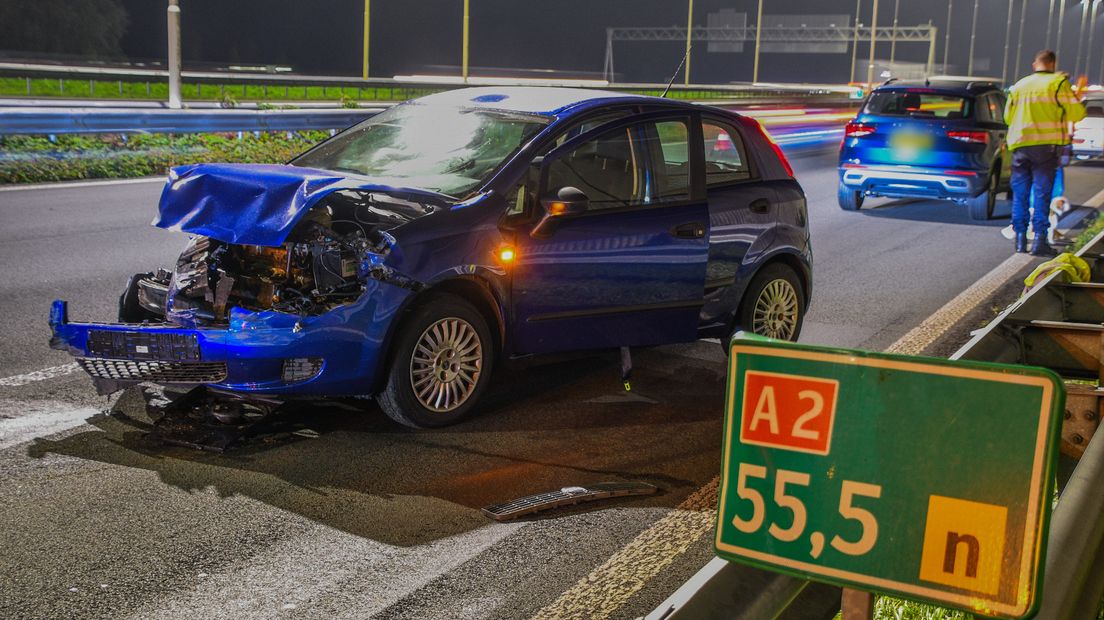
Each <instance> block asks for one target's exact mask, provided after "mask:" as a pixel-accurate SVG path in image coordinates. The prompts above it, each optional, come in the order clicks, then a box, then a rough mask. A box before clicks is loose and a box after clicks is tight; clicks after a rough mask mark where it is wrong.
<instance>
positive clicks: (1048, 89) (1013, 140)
mask: <svg viewBox="0 0 1104 620" xmlns="http://www.w3.org/2000/svg"><path fill="white" fill-rule="evenodd" d="M1054 64H1055V57H1054V52H1052V51H1050V50H1043V51H1041V52H1039V53H1038V54H1035V62H1033V63H1032V64H1031V68H1032V69H1034V70H1035V73H1032V74H1031V75H1029V76H1027V77H1025V78H1023V79H1022V80H1020V81H1019V82H1016V84H1015V85H1014V86H1012V88H1011V89H1009V91H1008V104H1007V105H1006V106H1005V108H1004V122H1005V123H1006V124H1007V125H1008V148H1009V150H1011V151H1012V228H1013V230H1014V231H1015V237H1016V251H1017V252H1026V251H1027V222H1028V219H1029V211H1030V205H1031V204H1032V202H1034V205H1035V209H1034V213H1030V219H1031V228H1032V230H1033V231H1034V232H1035V239H1034V241H1033V242H1032V244H1031V253H1032V254H1033V255H1035V256H1053V255H1054V254H1055V251H1054V249H1053V248H1051V247H1050V243H1048V242H1047V229H1049V228H1050V222H1048V221H1047V216H1048V215H1049V207H1050V197H1051V191H1052V190H1053V187H1054V174H1055V171H1057V169H1058V166H1059V164H1060V159H1061V154H1062V150H1063V149H1064V148H1065V147H1066V145H1067V144H1069V142H1070V139H1071V135H1070V130H1069V128H1070V123H1076V122H1077V121H1079V120H1081V119H1083V118H1085V107H1084V106H1082V105H1081V103H1080V102H1078V100H1077V97H1076V96H1074V94H1073V88H1072V87H1071V86H1070V82H1069V78H1068V77H1067V76H1066V75H1065V74H1063V73H1055V72H1054ZM1032 195H1034V200H1033V201H1032V200H1031V197H1032Z"/></svg>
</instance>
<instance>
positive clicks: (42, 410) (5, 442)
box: [0, 399, 100, 449]
mask: <svg viewBox="0 0 1104 620" xmlns="http://www.w3.org/2000/svg"><path fill="white" fill-rule="evenodd" d="M99 413H100V410H99V409H94V408H92V407H74V406H73V405H71V404H69V403H63V402H59V401H54V400H7V399H3V400H0V449H3V448H10V447H11V446H15V445H18V444H21V443H25V442H28V441H31V440H32V439H36V438H38V437H45V436H47V435H53V434H54V433H60V432H61V431H64V430H68V429H70V428H74V427H77V426H80V425H81V424H84V422H85V420H87V419H88V418H91V417H92V416H94V415H97V414H99Z"/></svg>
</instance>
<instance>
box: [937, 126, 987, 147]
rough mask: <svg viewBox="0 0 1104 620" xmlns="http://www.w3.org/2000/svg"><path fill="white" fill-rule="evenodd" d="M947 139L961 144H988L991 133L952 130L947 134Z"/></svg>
mask: <svg viewBox="0 0 1104 620" xmlns="http://www.w3.org/2000/svg"><path fill="white" fill-rule="evenodd" d="M947 137H948V138H951V139H953V140H958V141H960V142H969V143H971V144H988V143H989V132H987V131H966V130H958V129H952V130H951V131H948V132H947Z"/></svg>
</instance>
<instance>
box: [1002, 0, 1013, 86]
mask: <svg viewBox="0 0 1104 620" xmlns="http://www.w3.org/2000/svg"><path fill="white" fill-rule="evenodd" d="M1013 2H1014V0H1008V24H1007V25H1006V26H1005V27H1004V61H1003V62H1001V81H1002V82H1007V81H1008V45H1009V44H1010V43H1011V42H1012V8H1013V7H1012V3H1013Z"/></svg>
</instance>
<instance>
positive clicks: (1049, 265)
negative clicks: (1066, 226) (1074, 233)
mask: <svg viewBox="0 0 1104 620" xmlns="http://www.w3.org/2000/svg"><path fill="white" fill-rule="evenodd" d="M1054 272H1062V273H1064V274H1065V275H1066V282H1088V281H1089V278H1091V277H1092V270H1090V269H1089V264H1088V263H1087V262H1085V259H1083V258H1081V257H1079V256H1075V255H1074V254H1071V253H1070V252H1066V253H1064V254H1059V255H1058V256H1055V257H1054V258H1052V259H1050V260H1048V261H1047V262H1045V263H1043V264H1041V265H1039V266H1038V267H1036V268H1035V270H1034V271H1032V272H1031V274H1030V275H1029V276H1027V277H1026V278H1024V285H1025V286H1026V287H1027V288H1031V287H1032V286H1035V281H1036V280H1038V279H1039V278H1041V277H1046V276H1049V275H1050V274H1052V273H1054Z"/></svg>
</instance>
